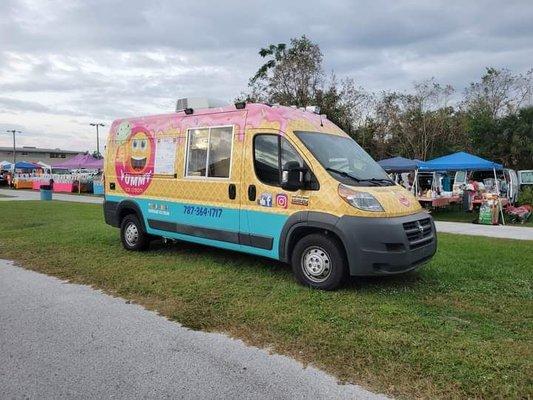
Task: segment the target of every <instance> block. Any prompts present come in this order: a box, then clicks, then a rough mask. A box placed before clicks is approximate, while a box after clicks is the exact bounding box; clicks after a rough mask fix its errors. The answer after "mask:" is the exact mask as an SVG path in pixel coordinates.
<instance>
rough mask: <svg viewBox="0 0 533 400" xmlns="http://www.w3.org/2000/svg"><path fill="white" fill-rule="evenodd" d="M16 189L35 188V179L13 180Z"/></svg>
mask: <svg viewBox="0 0 533 400" xmlns="http://www.w3.org/2000/svg"><path fill="white" fill-rule="evenodd" d="M13 186H14V187H15V189H33V181H30V180H25V179H15V180H14V181H13Z"/></svg>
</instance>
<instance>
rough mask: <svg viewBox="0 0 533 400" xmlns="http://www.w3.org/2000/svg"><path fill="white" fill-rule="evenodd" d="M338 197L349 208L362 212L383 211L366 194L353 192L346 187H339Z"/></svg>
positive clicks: (375, 200) (371, 197)
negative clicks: (348, 205) (349, 206)
mask: <svg viewBox="0 0 533 400" xmlns="http://www.w3.org/2000/svg"><path fill="white" fill-rule="evenodd" d="M339 196H341V197H342V198H343V200H344V201H345V202H347V203H348V204H350V205H351V206H353V207H355V208H358V209H360V210H364V211H375V212H377V211H383V207H381V204H380V203H379V201H378V200H377V199H376V198H375V197H374V196H372V195H371V194H370V193H368V192H360V191H358V190H353V189H351V188H349V187H348V186H344V185H342V184H340V185H339Z"/></svg>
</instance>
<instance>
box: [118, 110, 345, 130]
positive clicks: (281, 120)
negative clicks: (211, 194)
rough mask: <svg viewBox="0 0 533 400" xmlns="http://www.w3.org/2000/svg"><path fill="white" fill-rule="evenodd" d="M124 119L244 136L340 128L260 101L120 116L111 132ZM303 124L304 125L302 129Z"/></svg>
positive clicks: (315, 116)
mask: <svg viewBox="0 0 533 400" xmlns="http://www.w3.org/2000/svg"><path fill="white" fill-rule="evenodd" d="M124 122H127V123H129V124H130V125H131V128H134V127H135V126H144V127H146V128H148V129H149V130H153V131H156V132H166V131H169V130H178V131H179V132H184V131H185V130H186V129H189V128H196V127H201V126H206V127H207V126H224V125H235V126H236V134H237V135H244V131H245V130H246V129H259V128H268V127H270V128H273V129H278V130H280V131H281V132H283V133H285V132H286V130H287V127H288V125H289V124H290V125H291V126H292V125H293V124H294V126H302V130H313V131H316V132H329V133H336V134H341V133H342V131H341V129H340V128H339V127H337V126H336V125H335V124H334V123H333V122H331V121H329V120H328V119H327V118H326V117H325V116H320V115H318V114H315V113H313V112H310V111H304V110H300V109H297V108H293V107H285V106H277V105H274V106H270V105H267V104H260V103H247V104H246V106H245V108H244V109H237V108H236V107H235V105H228V106H225V107H216V108H204V109H198V110H193V114H190V115H187V114H185V112H184V111H180V112H174V113H169V114H160V115H150V116H143V117H133V118H125V119H119V120H116V121H114V122H113V124H112V125H111V132H112V133H116V129H117V128H118V126H119V125H120V124H122V123H124ZM304 127H305V128H304Z"/></svg>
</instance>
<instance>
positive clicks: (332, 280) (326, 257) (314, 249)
mask: <svg viewBox="0 0 533 400" xmlns="http://www.w3.org/2000/svg"><path fill="white" fill-rule="evenodd" d="M291 264H292V271H293V272H294V276H295V277H296V279H297V280H298V282H300V283H301V284H302V285H304V286H310V287H312V288H315V289H321V290H335V289H337V288H339V287H340V286H341V285H342V284H343V283H344V281H345V280H346V277H347V275H348V273H347V271H348V268H347V263H346V257H345V256H344V250H343V248H342V245H341V244H340V243H339V241H338V240H336V239H335V238H333V237H331V236H326V235H324V234H319V233H313V234H310V235H307V236H304V237H303V238H302V239H300V241H298V243H296V246H295V247H294V250H293V252H292V257H291Z"/></svg>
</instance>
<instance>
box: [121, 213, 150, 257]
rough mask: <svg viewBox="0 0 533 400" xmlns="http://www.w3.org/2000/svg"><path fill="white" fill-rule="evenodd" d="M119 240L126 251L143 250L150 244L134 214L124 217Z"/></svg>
mask: <svg viewBox="0 0 533 400" xmlns="http://www.w3.org/2000/svg"><path fill="white" fill-rule="evenodd" d="M120 239H121V241H122V245H123V246H124V248H125V249H126V250H145V249H146V248H148V245H149V243H150V241H149V236H148V234H147V233H146V232H145V231H144V230H143V227H142V224H141V222H140V221H139V218H137V216H136V215H135V214H129V215H126V216H125V217H124V219H123V220H122V223H121V224H120Z"/></svg>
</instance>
